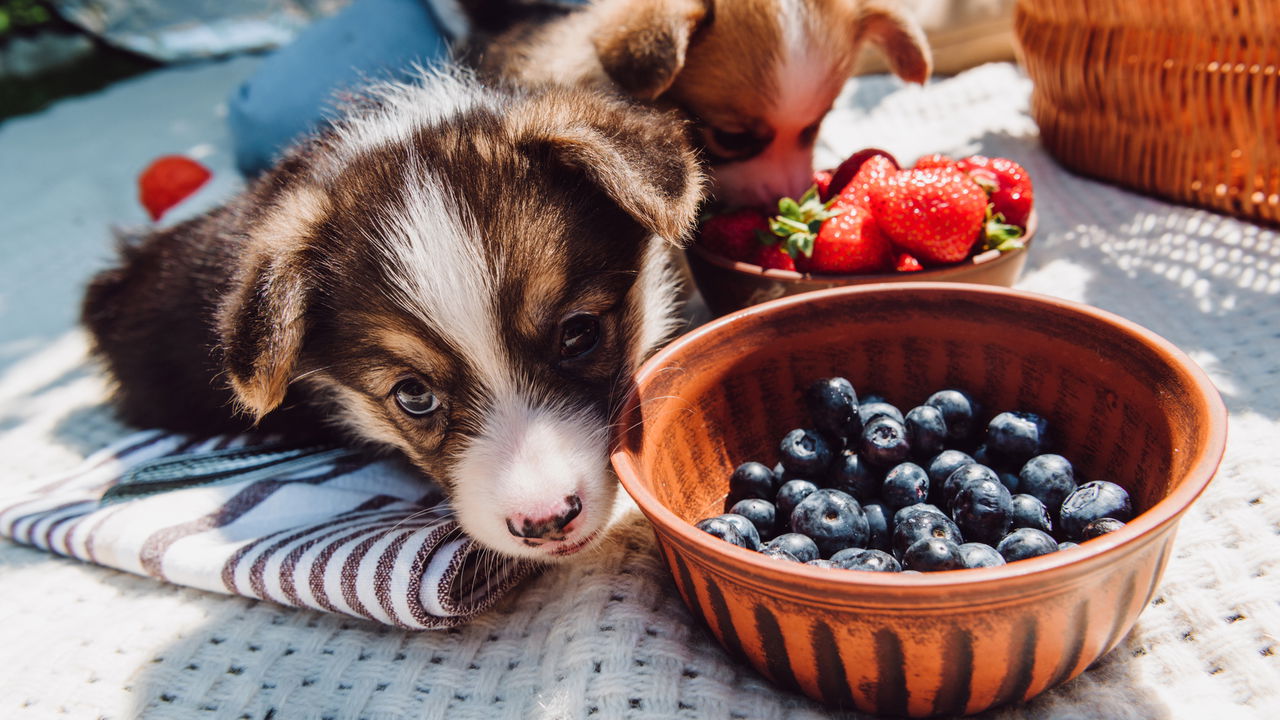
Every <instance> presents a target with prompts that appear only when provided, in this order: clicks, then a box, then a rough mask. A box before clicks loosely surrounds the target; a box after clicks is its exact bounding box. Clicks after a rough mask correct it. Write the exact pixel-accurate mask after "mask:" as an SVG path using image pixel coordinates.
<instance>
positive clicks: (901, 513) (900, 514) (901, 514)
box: [893, 503, 950, 527]
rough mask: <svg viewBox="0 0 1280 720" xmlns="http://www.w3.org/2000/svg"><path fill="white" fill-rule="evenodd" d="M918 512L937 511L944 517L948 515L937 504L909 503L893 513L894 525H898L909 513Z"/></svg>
mask: <svg viewBox="0 0 1280 720" xmlns="http://www.w3.org/2000/svg"><path fill="white" fill-rule="evenodd" d="M918 512H931V513H936V514H938V515H941V516H942V517H947V514H946V513H944V512H942V508H940V507H938V506H937V505H930V504H929V503H916V504H915V505H908V506H906V507H904V508H901V509H899V510H898V511H897V512H895V513H894V514H893V524H894V526H895V527H896V526H897V525H899V524H901V523H902V521H903V519H905V518H906V517H907V516H908V515H913V514H915V513H918ZM947 519H948V520H949V519H950V518H947Z"/></svg>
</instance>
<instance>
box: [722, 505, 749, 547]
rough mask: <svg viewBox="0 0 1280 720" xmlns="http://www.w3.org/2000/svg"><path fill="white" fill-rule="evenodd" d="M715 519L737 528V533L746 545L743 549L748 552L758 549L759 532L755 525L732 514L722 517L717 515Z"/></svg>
mask: <svg viewBox="0 0 1280 720" xmlns="http://www.w3.org/2000/svg"><path fill="white" fill-rule="evenodd" d="M717 517H718V518H719V519H720V520H724V521H725V522H727V523H729V524H731V525H733V526H734V527H736V528H738V532H739V533H740V534H741V535H742V538H743V539H744V540H745V541H746V543H747V544H746V545H743V547H745V548H746V549H748V550H759V549H760V532H759V531H758V530H756V526H755V524H753V523H752V522H751V521H750V520H748V519H747V518H744V517H742V516H741V515H736V514H734V513H725V514H724V515H718V516H717Z"/></svg>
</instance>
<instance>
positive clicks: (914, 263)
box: [893, 252, 924, 272]
mask: <svg viewBox="0 0 1280 720" xmlns="http://www.w3.org/2000/svg"><path fill="white" fill-rule="evenodd" d="M893 269H894V270H897V271H898V272H915V271H917V270H923V269H924V266H923V265H921V264H920V261H919V260H917V259H915V256H913V255H912V254H911V253H904V252H899V253H897V259H896V260H894V261H893Z"/></svg>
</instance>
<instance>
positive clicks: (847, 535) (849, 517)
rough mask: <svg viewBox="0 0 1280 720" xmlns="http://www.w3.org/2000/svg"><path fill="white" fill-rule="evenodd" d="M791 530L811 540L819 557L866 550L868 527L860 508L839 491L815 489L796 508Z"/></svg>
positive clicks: (855, 501) (851, 498) (850, 497)
mask: <svg viewBox="0 0 1280 720" xmlns="http://www.w3.org/2000/svg"><path fill="white" fill-rule="evenodd" d="M791 530H792V531H793V532H798V533H804V534H805V535H808V536H809V537H810V538H812V539H813V542H814V543H815V544H817V546H818V552H819V553H820V554H821V555H822V557H831V553H833V552H835V551H837V550H843V549H844V548H847V547H866V544H867V535H868V534H869V533H870V527H869V526H868V524H867V514H866V513H865V512H863V510H862V505H860V504H858V501H857V500H854V499H853V497H852V496H850V495H848V494H847V493H842V492H840V491H839V490H831V489H826V490H818V491H817V492H813V493H810V494H809V495H808V497H806V498H805V499H803V500H801V501H800V504H799V505H796V509H795V511H794V512H793V513H791Z"/></svg>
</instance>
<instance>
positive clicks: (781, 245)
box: [689, 148, 1035, 314]
mask: <svg viewBox="0 0 1280 720" xmlns="http://www.w3.org/2000/svg"><path fill="white" fill-rule="evenodd" d="M814 180H815V184H814V186H813V187H812V188H810V189H809V191H808V192H806V193H805V194H804V195H803V196H801V197H800V198H782V199H780V200H779V201H778V206H777V208H776V210H773V209H771V210H768V211H766V210H763V209H759V208H742V209H737V210H732V211H729V212H726V213H723V214H718V215H711V216H709V217H707V218H705V219H704V221H703V224H702V226H701V230H700V233H699V237H698V241H697V242H696V243H695V244H694V245H693V246H692V247H691V248H690V250H689V262H690V267H691V269H692V271H693V274H694V278H695V280H696V281H697V283H698V287H699V289H700V290H701V291H702V294H703V296H704V297H705V298H706V301H707V304H708V306H709V307H710V308H711V309H712V310H713V311H714V312H716V313H717V314H723V313H725V312H729V311H731V310H736V309H739V308H741V307H745V306H747V305H752V304H755V303H758V302H763V301H765V300H770V299H773V298H776V297H781V296H784V295H791V294H795V293H798V292H806V291H809V290H817V289H824V288H828V287H837V286H840V285H848V284H860V283H870V282H894V281H900V280H906V279H910V280H947V281H958V282H985V283H992V284H1002V285H1012V284H1013V281H1014V279H1016V277H1017V274H1018V272H1019V271H1020V270H1021V267H1022V264H1023V263H1024V262H1025V256H1024V254H1023V251H1024V249H1025V247H1026V244H1027V242H1029V240H1030V239H1031V237H1032V235H1033V234H1034V231H1035V217H1034V214H1033V213H1032V206H1033V200H1034V191H1033V189H1032V185H1031V180H1030V177H1029V176H1028V174H1027V173H1026V171H1025V170H1024V169H1023V168H1022V167H1021V166H1019V165H1018V164H1017V163H1015V162H1013V161H1012V160H1009V159H1007V158H987V157H984V156H978V155H975V156H971V157H968V158H962V159H959V160H952V159H950V158H947V157H945V156H942V155H929V156H926V157H924V158H921V159H920V160H919V161H917V163H916V165H915V167H912V168H906V169H903V168H900V167H899V165H898V162H897V161H896V160H895V159H894V158H893V156H891V155H890V154H889V153H887V152H884V151H883V150H876V149H873V148H869V149H866V150H861V151H859V152H857V153H855V154H854V155H852V156H850V157H849V158H848V159H847V160H845V161H844V162H843V163H841V165H840V166H839V167H838V168H836V169H835V170H833V171H819V172H817V173H815V175H814Z"/></svg>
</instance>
